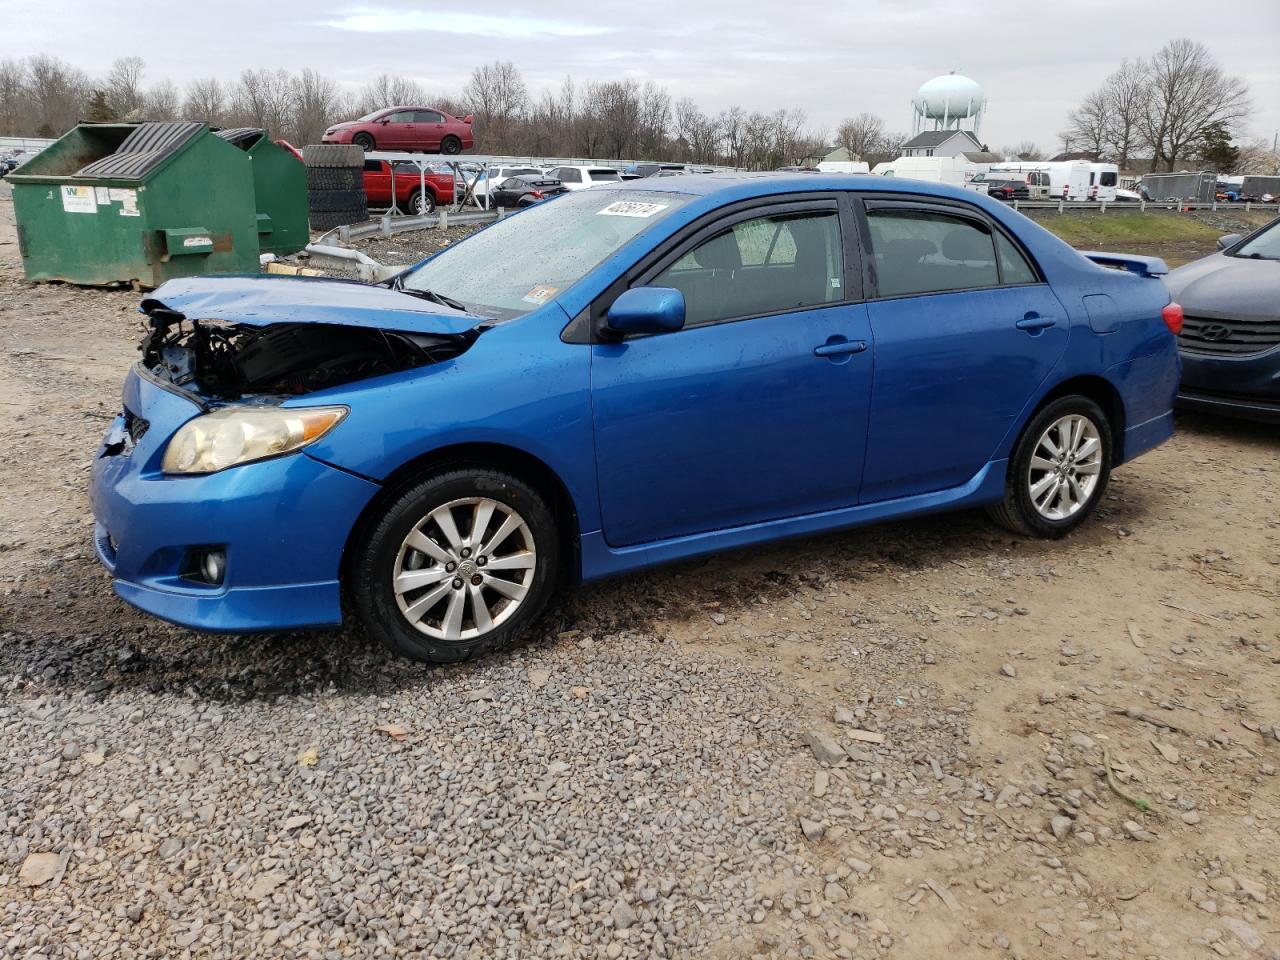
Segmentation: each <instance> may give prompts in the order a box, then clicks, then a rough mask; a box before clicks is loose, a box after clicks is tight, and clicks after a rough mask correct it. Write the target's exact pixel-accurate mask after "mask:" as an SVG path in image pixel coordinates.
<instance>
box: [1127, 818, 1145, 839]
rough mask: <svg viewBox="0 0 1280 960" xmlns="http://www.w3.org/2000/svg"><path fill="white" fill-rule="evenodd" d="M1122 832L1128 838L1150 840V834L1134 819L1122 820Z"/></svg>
mask: <svg viewBox="0 0 1280 960" xmlns="http://www.w3.org/2000/svg"><path fill="white" fill-rule="evenodd" d="M1124 832H1125V834H1127V835H1128V837H1129V839H1130V840H1150V839H1152V837H1151V834H1149V833H1148V832H1147V831H1146V830H1144V829H1143V828H1142V824H1140V823H1138V822H1137V821H1135V820H1126V821H1125V822H1124Z"/></svg>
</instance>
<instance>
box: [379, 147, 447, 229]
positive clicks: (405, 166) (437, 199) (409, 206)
mask: <svg viewBox="0 0 1280 960" xmlns="http://www.w3.org/2000/svg"><path fill="white" fill-rule="evenodd" d="M395 166H396V177H395V181H396V206H397V207H399V208H400V211H401V212H402V213H408V214H411V215H414V216H417V215H419V214H424V213H431V212H432V211H433V210H435V208H436V206H437V205H439V204H441V203H453V173H452V172H449V173H433V172H432V171H430V170H428V171H427V178H426V186H427V192H426V193H425V194H424V193H423V192H422V174H421V173H420V172H419V170H418V165H417V164H415V163H405V162H403V161H402V162H400V163H397V164H396V165H395ZM364 194H365V197H367V198H368V201H369V206H371V207H389V206H391V164H389V163H388V162H387V161H386V160H366V161H365V162H364Z"/></svg>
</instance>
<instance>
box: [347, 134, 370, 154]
mask: <svg viewBox="0 0 1280 960" xmlns="http://www.w3.org/2000/svg"><path fill="white" fill-rule="evenodd" d="M351 144H352V146H356V147H359V148H360V149H361V150H363V151H364V152H365V153H368V152H369V151H370V150H372V149H373V148H374V147H375V146H376V144H375V143H374V142H373V134H371V133H357V134H356V135H355V136H354V137H352V138H351Z"/></svg>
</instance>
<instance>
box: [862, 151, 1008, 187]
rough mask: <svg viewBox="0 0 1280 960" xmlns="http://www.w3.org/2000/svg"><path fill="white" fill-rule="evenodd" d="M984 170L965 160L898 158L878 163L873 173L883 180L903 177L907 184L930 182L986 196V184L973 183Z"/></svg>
mask: <svg viewBox="0 0 1280 960" xmlns="http://www.w3.org/2000/svg"><path fill="white" fill-rule="evenodd" d="M982 169H983V168H982V167H981V166H979V165H978V164H976V163H970V162H969V161H968V160H966V159H965V158H964V157H899V158H898V159H897V160H886V161H884V162H883V163H877V164H876V165H875V166H874V167H873V168H872V169H871V172H872V173H874V174H876V175H878V176H881V177H902V178H903V179H905V180H927V181H929V182H930V183H946V184H950V185H951V186H953V187H963V188H964V189H965V190H973V191H976V192H978V193H986V192H987V188H986V185H985V184H981V183H979V184H977V185H975V184H974V183H973V178H974V177H975V176H977V175H978V174H979V173H981V172H982Z"/></svg>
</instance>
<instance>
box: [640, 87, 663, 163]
mask: <svg viewBox="0 0 1280 960" xmlns="http://www.w3.org/2000/svg"><path fill="white" fill-rule="evenodd" d="M670 126H671V94H669V93H667V91H666V90H665V89H663V88H662V87H660V86H658V85H657V84H656V83H654V82H653V81H652V80H650V81H648V82H646V83H645V85H644V87H643V88H642V89H641V91H640V115H639V129H638V131H637V133H638V140H639V142H638V144H637V147H636V149H637V152H638V153H639V154H640V155H641V156H642V157H659V156H662V155H663V150H664V149H665V147H666V145H667V135H668V130H669V128H670Z"/></svg>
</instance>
